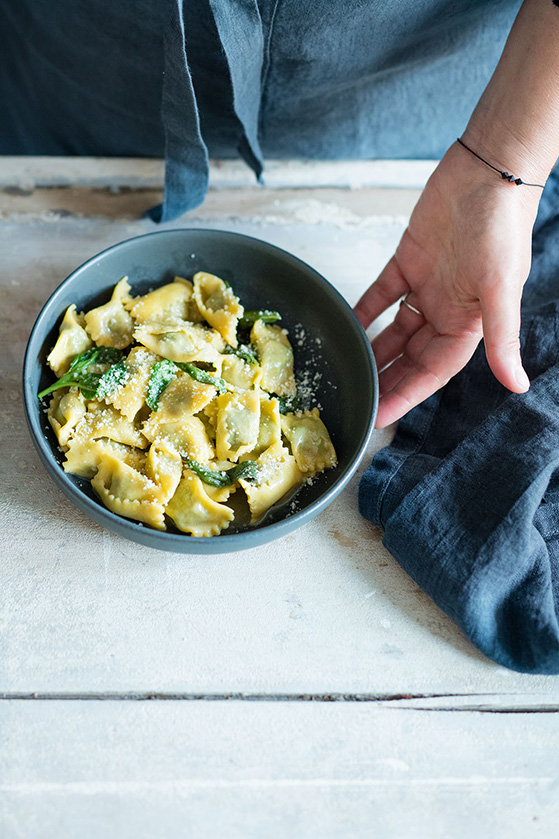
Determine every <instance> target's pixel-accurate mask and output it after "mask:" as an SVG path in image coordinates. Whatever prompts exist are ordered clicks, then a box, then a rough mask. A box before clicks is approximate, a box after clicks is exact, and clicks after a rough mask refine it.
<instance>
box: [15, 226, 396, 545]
mask: <svg viewBox="0 0 559 839" xmlns="http://www.w3.org/2000/svg"><path fill="white" fill-rule="evenodd" d="M183 233H194V234H197V233H204V234H210V236H212V235H216V236H219V237H223V236H225V237H231V238H235V239H238V240H242V241H244V242H247V243H248V244H249V245H250V244H251V243H256V244H257V246H258V247H260V248H261V247H264V249H265V250H268V251H270V252H272V254H273V253H274V252H275V253H276V254H278V255H279V256H281V257H282V258H283V259H286V258H287V260H288V261H289V262H291V263H292V264H293V265H294V266H295V267H296V268H298V269H299V270H302V271H304V272H311V273H312V274H313V275H314V279H315V280H317V281H318V284H319V286H321V287H322V290H323V291H324V292H326V293H327V294H328V295H329V296H330V297H331V298H334V300H335V301H336V302H337V303H338V305H341V307H342V308H343V309H345V310H346V312H347V313H349V314H350V315H351V318H352V319H354V325H355V327H356V330H357V334H358V335H359V338H360V340H361V342H362V343H363V345H364V347H365V351H366V355H367V356H368V358H369V361H370V365H369V367H368V372H369V374H370V377H371V382H370V384H371V396H372V398H371V403H372V404H371V411H370V416H369V422H368V423H367V426H366V428H365V429H364V431H363V433H362V434H361V439H360V441H359V445H358V447H357V449H356V451H355V453H354V455H353V457H352V458H351V460H350V462H349V464H348V465H347V466H346V468H345V471H344V472H343V474H341V475H340V476H339V478H338V479H337V480H336V481H335V483H334V484H333V486H331V487H330V488H329V489H327V490H326V491H325V492H324V493H323V494H322V495H320V496H319V497H318V498H317V499H316V500H314V501H313V502H312V503H311V504H309V506H308V507H305V508H304V509H302V510H299V511H297V512H295V513H293V515H290V516H288V517H287V518H284V519H281V520H280V521H278V522H274V523H272V524H269V525H266V524H265V523H264V524H262V525H261V526H256V527H255V528H254V529H249V530H244V531H242V532H240V533H230V534H227V532H226V531H225V532H224V533H222V534H220V535H219V537H210V538H208V537H205V536H190V535H188V534H186V533H173V532H170V531H161V530H156V529H155V528H151V527H149V526H148V525H143V524H142V523H141V522H137V521H135V520H133V519H128V518H126V517H124V516H119V515H117V514H116V513H113V512H112V511H111V510H109V509H108V508H106V507H104V505H103V504H102V503H101V502H100V501H99V502H97V501H93V500H92V499H91V498H89V496H87V495H86V494H85V493H84V492H83V491H82V490H81V489H80V488H79V487H77V486H76V485H75V484H74V483H73V482H72V480H71V479H70V478H68V477H67V476H66V473H65V472H64V471H63V470H62V469H61V467H60V465H59V464H58V463H56V461H54V455H53V451H52V446H51V444H50V443H49V441H48V439H47V438H46V437H45V435H44V433H43V432H42V429H41V426H40V410H41V409H40V405H39V402H37V397H36V394H35V393H31V385H30V381H29V379H30V376H29V375H28V370H29V367H30V365H31V364H32V363H34V362H35V360H36V357H37V352H38V350H39V346H36V345H37V344H38V342H39V337H38V335H39V331H40V330H43V329H44V324H45V320H46V318H47V316H51V315H52V313H51V312H50V309H51V308H52V307H53V306H54V305H55V302H56V298H57V297H60V296H62V295H63V293H64V290H65V287H66V286H68V285H69V284H70V283H71V282H72V281H73V280H75V279H76V277H77V276H79V275H80V274H81V273H83V271H85V270H86V269H87V268H88V267H89V266H90V265H92V264H93V263H96V262H98V261H99V260H100V259H101V258H103V257H105V256H107V255H108V254H110V253H112V252H114V251H116V250H127V249H128V248H130V247H133V245H134V244H135V243H137V242H138V240H142V241H143V240H146V239H149V238H151V237H154V236H155V237H158V238H161V237H166V236H176V235H177V234H183ZM58 315H60V312H59V313H58ZM43 342H44V335H43V339H42V341H41V346H42V343H43ZM22 373H23V376H22V379H23V380H22V394H23V406H24V412H25V419H26V422H27V426H28V429H29V433H30V436H31V439H32V442H33V444H34V446H35V449H36V450H37V452H38V454H39V457H40V460H41V461H42V463H43V465H44V466H45V468H46V470H47V472H48V474H49V476H50V477H51V478H52V479H53V480H54V481H55V483H56V484H57V485H58V487H59V488H60V489H61V490H62V492H63V493H64V494H65V495H66V497H67V498H69V500H71V501H72V503H74V504H75V505H76V506H77V507H78V509H79V510H81V511H84V509H85V510H86V511H87V515H88V516H89V517H90V518H91V519H93V520H94V521H95V522H97V523H98V524H101V525H102V526H103V527H105V528H107V529H108V530H110V531H111V532H113V533H117V534H118V535H120V536H123V537H125V538H128V539H130V540H131V541H134V542H140V543H142V544H144V545H147V546H149V547H151V548H157V549H159V550H164V551H165V550H167V551H171V552H179V553H207V554H208V553H232V552H234V551H239V550H248V549H249V548H251V547H260V546H261V545H263V544H265V543H267V542H271V541H273V540H275V539H278V538H280V537H281V536H283V535H285V534H287V533H289V532H291V531H293V530H295V529H296V528H298V527H300V526H301V525H302V524H304V523H305V522H306V521H310V520H311V519H312V518H314V517H315V516H316V515H318V513H320V512H321V511H322V510H323V509H325V507H327V506H328V505H329V504H330V503H331V502H332V501H333V500H334V499H335V498H336V497H337V496H338V495H339V493H340V492H341V491H342V490H343V489H344V488H345V487H346V485H347V484H348V483H349V481H350V480H351V478H352V477H353V475H354V474H355V472H356V470H357V468H358V466H359V463H360V462H361V459H362V458H363V455H364V454H365V450H366V448H367V445H368V442H369V440H370V437H371V435H372V433H373V430H374V424H375V420H376V416H377V410H378V399H379V384H378V371H377V367H376V363H375V358H374V355H373V351H372V349H371V344H370V342H369V339H368V338H367V335H366V333H365V330H364V329H363V326H362V325H361V323H360V322H359V320H358V318H357V317H356V316H355V314H354V312H353V310H352V308H351V306H350V305H349V303H348V302H347V300H346V299H345V297H344V296H343V295H342V294H341V293H340V292H339V291H338V289H337V288H335V286H334V285H333V284H332V283H331V282H330V281H329V280H327V279H326V278H325V277H324V276H323V275H322V274H320V273H319V272H318V271H317V270H316V269H315V268H313V267H312V266H311V265H309V264H308V263H306V262H305V261H304V260H302V259H300V258H299V257H297V256H295V255H294V254H292V253H290V252H289V251H286V250H284V249H283V248H281V247H279V246H277V245H274V244H272V243H271V242H267V241H266V240H264V239H258V238H256V237H255V236H249V235H247V234H244V233H237V232H235V231H229V230H221V229H215V228H199V227H192V228H189V227H185V228H182V227H179V228H172V229H170V230H157V231H153V232H151V233H145V234H140V235H138V236H132V237H130V238H129V239H123V240H122V241H120V242H116V243H115V244H113V245H110V246H109V247H108V248H105V249H104V250H102V251H99V252H98V253H96V254H94V255H93V256H92V257H90V258H89V259H87V260H85V261H84V262H82V263H81V264H80V265H79V266H78V267H77V268H75V269H74V270H73V271H72V272H71V273H70V274H68V276H67V277H66V278H65V279H64V280H62V282H61V283H60V284H59V285H58V286H57V287H56V288H55V289H54V290H53V292H52V293H51V294H50V295H49V297H48V298H47V300H46V301H45V303H44V304H43V306H42V307H41V309H40V311H39V313H38V315H37V317H36V319H35V322H34V324H33V327H32V329H31V332H30V334H29V338H28V341H27V345H26V348H25V354H24V359H23V369H22ZM35 406H36V407H35ZM128 531H130V535H128ZM144 535H145V538H142V537H143V536H144ZM159 542H161V544H159ZM181 545H182V546H184V547H188V550H184V548H183V549H182V550H181V547H180V546H181ZM211 545H214V546H215V547H214V548H213V549H212V548H211Z"/></svg>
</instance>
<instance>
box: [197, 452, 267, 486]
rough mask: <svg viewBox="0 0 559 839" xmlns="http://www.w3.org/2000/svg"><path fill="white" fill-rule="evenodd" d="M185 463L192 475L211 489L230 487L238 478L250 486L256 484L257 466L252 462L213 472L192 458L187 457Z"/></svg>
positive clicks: (257, 476) (246, 461) (257, 477)
mask: <svg viewBox="0 0 559 839" xmlns="http://www.w3.org/2000/svg"><path fill="white" fill-rule="evenodd" d="M186 462H187V463H188V466H189V467H190V469H191V470H192V471H193V472H194V474H195V475H198V477H199V478H200V480H202V481H204V483H205V484H209V485H210V486H213V487H228V486H232V485H233V484H234V483H236V482H237V481H238V480H239V478H243V480H245V481H248V482H249V483H251V484H257V483H258V479H259V474H258V464H257V463H256V461H254V460H245V461H243V462H242V463H237V464H236V466H233V468H232V469H227V470H224V471H215V472H214V470H213V469H208V467H207V466H202V464H201V463H198V461H197V460H194V458H192V457H188V458H187V459H186Z"/></svg>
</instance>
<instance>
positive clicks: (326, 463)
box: [281, 408, 338, 475]
mask: <svg viewBox="0 0 559 839" xmlns="http://www.w3.org/2000/svg"><path fill="white" fill-rule="evenodd" d="M281 429H282V431H283V433H284V435H285V437H286V438H287V440H288V441H289V444H290V446H291V451H292V452H293V456H294V457H295V460H296V461H297V466H298V467H299V469H301V471H302V472H310V473H312V474H313V475H315V474H317V473H318V472H323V471H324V470H325V469H329V468H330V467H332V466H335V465H336V464H337V462H338V461H337V457H336V452H335V449H334V446H333V445H332V441H331V439H330V435H329V434H328V429H327V428H326V426H325V425H324V423H323V422H322V420H321V419H320V413H319V411H318V408H313V410H312V411H306V412H305V413H299V414H285V416H283V417H282V418H281Z"/></svg>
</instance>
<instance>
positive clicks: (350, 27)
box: [0, 0, 520, 221]
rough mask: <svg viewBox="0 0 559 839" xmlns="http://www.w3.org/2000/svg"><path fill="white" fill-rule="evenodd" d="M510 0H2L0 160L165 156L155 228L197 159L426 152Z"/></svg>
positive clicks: (494, 51) (197, 178) (254, 162)
mask: <svg viewBox="0 0 559 839" xmlns="http://www.w3.org/2000/svg"><path fill="white" fill-rule="evenodd" d="M519 5H520V2H519V0H493V2H487V0H398V2H391V3H387V2H385V0H189V2H181V0H119V1H118V2H115V1H114V0H87V2H86V0H2V3H0V56H1V58H0V103H2V104H1V107H2V114H1V118H0V153H1V154H69V155H71V154H86V155H122V156H130V155H132V156H134V155H141V156H165V159H166V178H165V196H164V201H163V205H162V207H161V208H160V210H159V212H158V213H157V214H156V215H157V218H158V219H160V220H162V221H168V220H171V219H173V218H176V217H177V216H179V215H181V214H182V213H184V212H186V211H187V210H189V209H192V208H193V207H195V206H197V205H198V204H200V203H201V201H202V200H203V198H204V195H205V192H206V188H207V182H208V155H209V154H210V155H212V156H219V157H234V156H236V155H237V154H239V153H240V154H241V155H242V157H243V158H244V159H245V160H246V161H247V163H248V164H249V165H250V166H251V167H252V168H253V169H254V171H255V173H256V175H257V176H260V174H261V172H262V168H263V157H264V156H267V157H276V158H284V157H296V156H300V157H305V158H322V159H335V158H361V159H366V158H370V159H375V158H409V157H415V158H431V157H440V156H441V155H442V154H443V153H444V151H445V150H446V148H447V147H448V146H449V145H450V143H452V142H453V140H454V139H455V137H456V136H457V134H459V133H461V131H462V130H463V129H464V127H465V125H466V122H467V120H468V118H469V115H470V113H471V111H472V109H473V107H474V105H475V103H476V101H477V99H478V98H479V96H480V94H481V92H482V91H483V88H484V87H485V85H486V84H487V81H488V79H489V77H490V75H491V73H492V71H493V68H494V67H495V65H496V63H497V61H498V58H499V55H500V53H501V51H502V48H503V45H504V43H505V40H506V37H507V34H508V32H509V30H510V27H511V25H512V21H513V19H514V16H515V13H516V11H517V9H518V7H519Z"/></svg>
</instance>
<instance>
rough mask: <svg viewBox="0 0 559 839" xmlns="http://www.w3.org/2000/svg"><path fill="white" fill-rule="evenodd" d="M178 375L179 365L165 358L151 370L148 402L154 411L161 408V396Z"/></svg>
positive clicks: (157, 362)
mask: <svg viewBox="0 0 559 839" xmlns="http://www.w3.org/2000/svg"><path fill="white" fill-rule="evenodd" d="M176 375H177V365H176V364H175V363H174V361H169V359H167V358H164V359H163V361H156V362H155V364H154V365H153V367H152V368H151V375H150V377H149V382H148V392H147V396H146V402H147V404H148V405H149V407H150V408H151V410H152V411H157V409H158V408H159V399H160V397H161V394H162V393H163V391H164V390H165V388H166V387H167V385H169V384H170V383H171V382H172V381H173V379H174V378H175V376H176Z"/></svg>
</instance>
